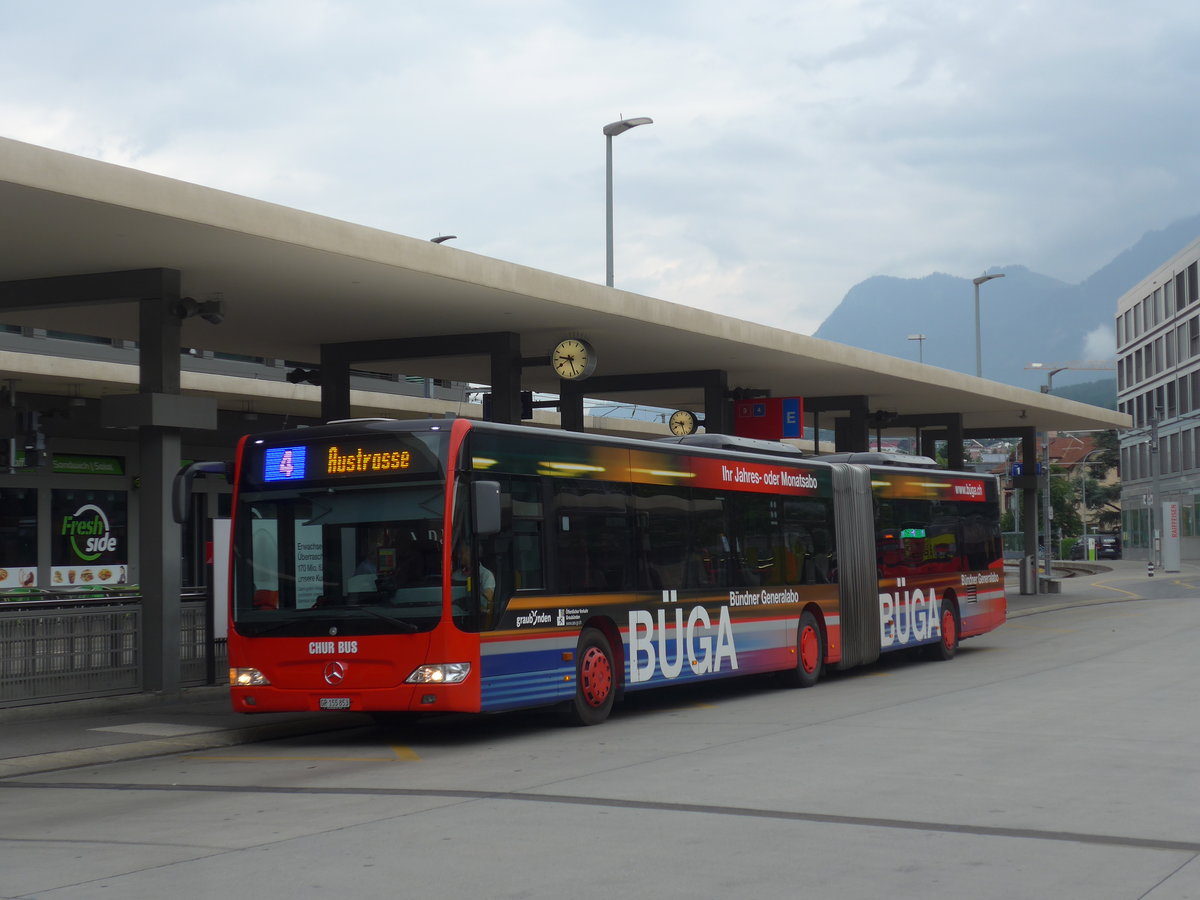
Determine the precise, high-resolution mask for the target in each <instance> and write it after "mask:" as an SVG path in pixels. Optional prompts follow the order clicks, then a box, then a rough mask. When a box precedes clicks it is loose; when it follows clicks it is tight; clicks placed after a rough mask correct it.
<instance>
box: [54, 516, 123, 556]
mask: <svg viewBox="0 0 1200 900" xmlns="http://www.w3.org/2000/svg"><path fill="white" fill-rule="evenodd" d="M62 534H63V535H64V536H70V538H71V550H72V551H73V552H74V553H75V555H76V556H77V557H79V558H80V559H81V560H83V561H84V562H95V561H96V560H97V559H99V558H100V554H102V553H111V552H113V551H115V550H116V549H117V539H116V537H114V536H113V534H112V529H111V528H110V527H109V525H108V516H106V515H105V514H104V510H102V509H101V508H100V507H98V506H96V505H94V504H92V503H85V504H84V505H83V506H81V507H79V509H77V510H75V512H74V513H72V514H71V515H68V516H63V523H62Z"/></svg>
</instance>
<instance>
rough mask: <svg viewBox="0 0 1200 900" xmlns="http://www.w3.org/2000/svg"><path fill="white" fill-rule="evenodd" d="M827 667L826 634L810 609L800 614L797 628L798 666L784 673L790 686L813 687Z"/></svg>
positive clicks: (784, 678) (784, 677)
mask: <svg viewBox="0 0 1200 900" xmlns="http://www.w3.org/2000/svg"><path fill="white" fill-rule="evenodd" d="M824 667H825V636H824V635H823V634H822V633H821V625H820V623H818V622H817V617H816V616H814V615H813V614H812V613H811V612H809V611H808V610H805V611H804V612H802V613H801V614H800V624H799V626H797V628H796V668H794V669H789V670H788V671H787V672H784V673H782V675H783V682H784V684H786V685H788V686H789V687H805V688H806V687H812V686H813V685H814V684H816V683H817V681H818V680H820V678H821V672H822V670H823V669H824Z"/></svg>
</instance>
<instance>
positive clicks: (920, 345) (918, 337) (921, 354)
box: [908, 334, 925, 363]
mask: <svg viewBox="0 0 1200 900" xmlns="http://www.w3.org/2000/svg"><path fill="white" fill-rule="evenodd" d="M908 339H909V340H910V341H916V342H917V362H919V363H923V362H925V335H923V334H910V335H909V336H908Z"/></svg>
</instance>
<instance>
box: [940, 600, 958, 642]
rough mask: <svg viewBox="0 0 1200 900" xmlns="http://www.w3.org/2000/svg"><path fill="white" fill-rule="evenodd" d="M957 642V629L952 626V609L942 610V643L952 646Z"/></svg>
mask: <svg viewBox="0 0 1200 900" xmlns="http://www.w3.org/2000/svg"><path fill="white" fill-rule="evenodd" d="M957 642H958V631H957V629H956V628H955V626H954V610H952V609H943V610H942V643H943V644H945V645H946V646H947V647H953V646H954V645H955V644H956V643H957Z"/></svg>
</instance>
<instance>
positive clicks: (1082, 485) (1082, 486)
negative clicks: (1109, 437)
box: [1076, 447, 1108, 551]
mask: <svg viewBox="0 0 1200 900" xmlns="http://www.w3.org/2000/svg"><path fill="white" fill-rule="evenodd" d="M1107 450H1108V448H1107V447H1096V448H1094V449H1092V450H1089V451H1088V452H1087V453H1085V454H1083V457H1082V458H1081V459H1080V460H1079V462H1078V463H1076V465H1077V466H1079V470H1080V472H1081V473H1082V474H1081V475H1080V477H1079V490H1080V493H1081V494H1082V496H1083V547H1084V550H1085V551H1086V550H1087V536H1088V519H1089V518H1090V516H1089V515H1088V505H1087V461H1088V457H1089V456H1091V455H1093V454H1095V453H1104V452H1105V451H1107Z"/></svg>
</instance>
